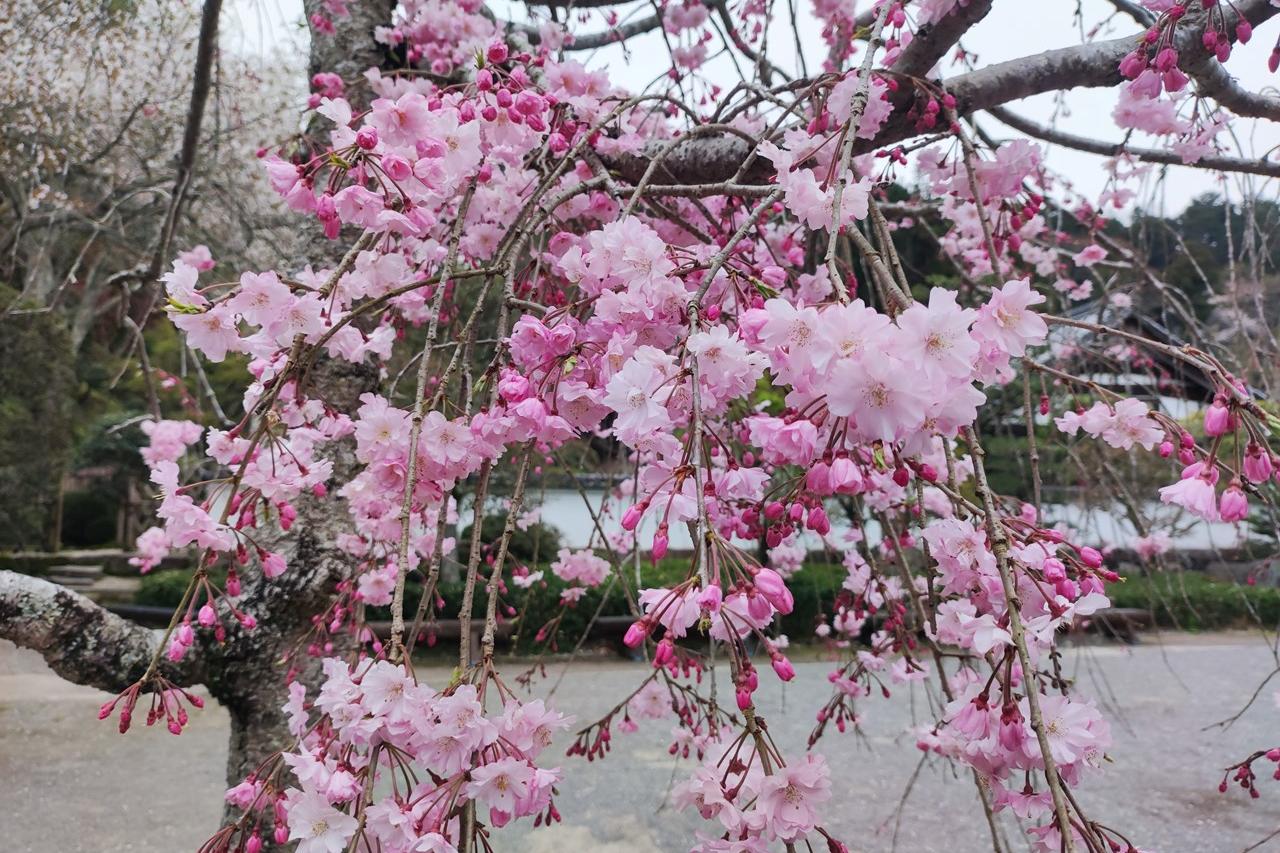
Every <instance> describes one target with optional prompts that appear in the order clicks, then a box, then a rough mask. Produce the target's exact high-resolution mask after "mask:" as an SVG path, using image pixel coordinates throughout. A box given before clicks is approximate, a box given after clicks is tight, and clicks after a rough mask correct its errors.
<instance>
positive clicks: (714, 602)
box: [698, 583, 724, 613]
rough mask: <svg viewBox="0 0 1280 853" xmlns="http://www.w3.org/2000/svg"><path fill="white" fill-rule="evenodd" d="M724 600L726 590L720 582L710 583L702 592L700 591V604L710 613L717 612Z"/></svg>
mask: <svg viewBox="0 0 1280 853" xmlns="http://www.w3.org/2000/svg"><path fill="white" fill-rule="evenodd" d="M723 600H724V591H723V590H721V589H720V586H719V585H718V584H714V583H712V584H708V585H707V586H706V587H705V588H704V589H703V590H702V592H700V593H698V606H699V607H700V608H702V609H703V610H706V611H707V612H709V613H715V612H717V611H718V610H719V609H720V602H721V601H723Z"/></svg>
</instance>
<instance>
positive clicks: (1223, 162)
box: [987, 107, 1280, 178]
mask: <svg viewBox="0 0 1280 853" xmlns="http://www.w3.org/2000/svg"><path fill="white" fill-rule="evenodd" d="M987 112H988V113H990V114H991V115H993V116H995V117H996V118H998V119H999V120H1000V121H1002V122H1003V123H1005V124H1007V125H1009V127H1012V128H1013V129H1014V130H1019V131H1022V132H1023V133H1025V134H1026V135H1027V136H1031V137H1034V138H1036V139H1039V140H1042V141H1044V142H1049V143H1052V144H1054V145H1061V146H1062V147H1064V148H1072V149H1074V150H1076V151H1084V152H1087V153H1089V154H1098V155H1101V156H1103V157H1117V156H1119V155H1121V154H1128V155H1129V156H1131V157H1133V158H1135V159H1137V160H1141V161H1142V162H1144V163H1164V164H1168V165H1172V166H1188V167H1191V168H1195V169H1213V170H1214V171H1219V172H1243V173H1245V174H1249V175H1264V176H1266V177H1270V178H1280V163H1274V162H1271V161H1269V160H1245V159H1241V158H1238V157H1216V156H1215V157H1201V158H1200V159H1199V160H1197V161H1196V162H1194V163H1185V162H1183V160H1182V158H1181V157H1180V156H1178V155H1177V154H1175V153H1174V152H1172V151H1158V150H1155V149H1152V148H1135V147H1133V146H1130V145H1126V144H1124V143H1122V142H1102V141H1100V140H1097V139H1089V138H1088V137H1084V136H1076V135H1075V134H1071V133H1064V132H1063V131H1060V130H1055V129H1054V128H1051V127H1045V126H1044V125H1042V124H1036V123H1035V122H1033V121H1030V120H1028V119H1025V118H1023V117H1022V116H1019V115H1017V114H1015V113H1013V112H1010V111H1009V110H1008V109H1007V108H1005V107H991V108H990V109H988V110H987Z"/></svg>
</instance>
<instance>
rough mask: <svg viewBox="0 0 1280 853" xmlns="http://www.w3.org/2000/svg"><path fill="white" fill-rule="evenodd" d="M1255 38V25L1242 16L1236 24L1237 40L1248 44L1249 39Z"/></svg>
mask: <svg viewBox="0 0 1280 853" xmlns="http://www.w3.org/2000/svg"><path fill="white" fill-rule="evenodd" d="M1251 38H1253V25H1252V24H1250V23H1249V22H1248V21H1246V20H1245V19H1244V18H1241V19H1240V21H1239V23H1237V24H1236V41H1238V42H1240V43H1241V44H1248V43H1249V39H1251Z"/></svg>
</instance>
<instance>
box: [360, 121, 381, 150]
mask: <svg viewBox="0 0 1280 853" xmlns="http://www.w3.org/2000/svg"><path fill="white" fill-rule="evenodd" d="M356 145H358V146H359V147H361V148H363V149H364V150H365V151H372V150H373V149H374V148H377V147H378V130H377V128H373V127H362V128H360V129H359V130H358V131H356Z"/></svg>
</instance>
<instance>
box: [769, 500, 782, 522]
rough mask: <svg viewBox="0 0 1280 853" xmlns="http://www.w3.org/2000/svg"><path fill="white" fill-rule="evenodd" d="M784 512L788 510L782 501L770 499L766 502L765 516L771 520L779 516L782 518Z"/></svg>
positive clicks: (775, 519)
mask: <svg viewBox="0 0 1280 853" xmlns="http://www.w3.org/2000/svg"><path fill="white" fill-rule="evenodd" d="M784 512H786V507H784V506H783V505H782V502H781V501H770V502H769V503H767V504H765V507H764V517H765V518H767V519H769V520H770V521H777V520H778V519H779V518H782V514H783V513H784Z"/></svg>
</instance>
